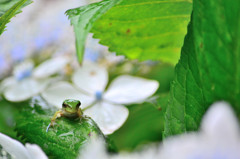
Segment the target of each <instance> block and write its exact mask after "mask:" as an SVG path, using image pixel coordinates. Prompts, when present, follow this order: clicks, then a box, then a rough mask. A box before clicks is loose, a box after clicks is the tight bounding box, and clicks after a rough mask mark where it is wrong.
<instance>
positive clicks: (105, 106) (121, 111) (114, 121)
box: [84, 102, 128, 135]
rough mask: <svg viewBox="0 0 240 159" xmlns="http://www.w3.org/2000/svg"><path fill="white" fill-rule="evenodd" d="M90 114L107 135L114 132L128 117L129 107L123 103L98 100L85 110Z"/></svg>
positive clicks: (86, 113)
mask: <svg viewBox="0 0 240 159" xmlns="http://www.w3.org/2000/svg"><path fill="white" fill-rule="evenodd" d="M84 114H85V115H88V116H90V117H91V118H92V119H93V120H94V121H95V122H96V123H97V124H98V126H99V128H100V129H101V130H102V132H103V133H104V134H105V135H109V134H112V133H113V132H114V131H116V130H117V129H119V128H120V127H121V126H122V125H123V123H124V122H125V121H126V119H127V117H128V109H127V108H125V107H124V106H123V105H116V104H110V103H107V102H98V103H96V104H95V105H94V106H92V107H91V108H89V109H86V110H85V111H84Z"/></svg>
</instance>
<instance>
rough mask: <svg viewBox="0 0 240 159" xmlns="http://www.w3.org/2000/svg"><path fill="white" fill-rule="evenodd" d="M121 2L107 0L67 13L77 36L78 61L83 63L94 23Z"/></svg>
mask: <svg viewBox="0 0 240 159" xmlns="http://www.w3.org/2000/svg"><path fill="white" fill-rule="evenodd" d="M118 1H119V0H105V1H102V2H99V3H94V4H90V5H88V6H83V7H79V8H75V9H70V10H68V11H66V14H67V15H68V17H69V19H70V20H71V24H72V25H73V27H74V32H75V36H76V50H77V56H78V61H79V62H80V63H81V62H82V60H83V55H84V45H85V41H86V37H87V34H88V33H89V31H90V29H91V28H92V25H93V23H94V22H95V21H96V20H97V19H98V18H99V17H100V16H101V15H102V14H104V13H105V12H106V11H107V10H109V9H110V8H111V7H112V6H114V5H115V4H117V3H118Z"/></svg>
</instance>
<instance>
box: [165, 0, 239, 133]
mask: <svg viewBox="0 0 240 159" xmlns="http://www.w3.org/2000/svg"><path fill="white" fill-rule="evenodd" d="M193 9H194V12H193V16H192V23H191V24H190V26H189V30H188V35H187V37H186V39H185V42H184V46H183V49H182V54H181V59H180V61H179V63H178V65H177V66H176V70H175V79H174V81H173V83H172V85H171V93H170V94H171V95H170V100H169V105H168V108H167V113H166V124H165V136H169V135H174V134H179V133H183V132H185V131H191V130H196V129H197V128H198V127H199V123H200V120H201V117H202V115H203V114H204V112H205V111H206V109H207V107H208V106H209V105H210V104H212V103H213V102H215V101H217V100H225V101H228V102H230V103H231V105H233V107H234V108H235V110H236V112H238V113H240V62H239V61H240V40H239V38H240V27H239V24H240V14H239V13H240V2H239V1H234V2H233V1H232V2H231V3H230V2H227V1H222V0H221V1H211V2H210V1H207V0H201V1H198V0H195V1H194V3H193Z"/></svg>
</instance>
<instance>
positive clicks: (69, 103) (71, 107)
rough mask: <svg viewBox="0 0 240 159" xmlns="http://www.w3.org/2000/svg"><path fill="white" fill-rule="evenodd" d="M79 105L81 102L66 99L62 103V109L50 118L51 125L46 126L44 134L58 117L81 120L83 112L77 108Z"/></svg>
mask: <svg viewBox="0 0 240 159" xmlns="http://www.w3.org/2000/svg"><path fill="white" fill-rule="evenodd" d="M80 105H81V102H80V101H79V100H74V99H66V100H64V101H63V104H62V109H61V110H59V111H57V112H56V113H55V114H54V115H53V117H52V118H51V123H50V124H49V125H48V127H47V130H46V132H48V129H49V128H50V127H51V126H52V127H53V126H54V124H55V120H56V119H57V118H60V117H67V118H71V119H75V118H82V117H83V112H82V110H81V108H79V107H80Z"/></svg>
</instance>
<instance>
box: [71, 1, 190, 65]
mask: <svg viewBox="0 0 240 159" xmlns="http://www.w3.org/2000/svg"><path fill="white" fill-rule="evenodd" d="M117 2H118V3H117ZM117 2H116V3H115V1H113V3H114V4H113V3H112V4H113V5H112V4H110V5H109V0H105V1H102V2H99V3H95V4H92V5H89V6H84V7H80V8H78V9H73V10H70V11H68V12H67V14H68V15H69V18H70V20H71V22H72V24H73V25H74V29H75V33H76V38H77V52H78V56H80V55H81V56H82V51H83V45H84V42H85V38H86V34H87V33H88V32H89V30H90V29H91V28H92V27H93V28H92V30H91V31H92V32H93V33H94V37H95V38H99V39H100V43H101V44H103V45H107V46H109V49H110V51H113V52H117V54H120V55H126V56H127V57H129V58H130V59H139V60H147V59H151V60H162V61H164V62H168V63H171V64H176V63H177V61H178V60H179V55H180V50H181V47H182V45H183V38H184V36H185V34H186V31H187V29H186V26H187V24H188V22H189V19H190V12H191V10H192V3H191V1H188V0H177V1H171V0H158V1H157V0H150V1H149V0H141V1H139V0H120V1H117ZM105 8H107V10H108V9H109V8H111V9H109V10H108V11H107V10H106V9H105ZM106 11H107V12H106ZM105 12H106V13H105ZM99 13H100V14H99ZM103 13H105V14H103ZM102 14H103V15H102ZM101 15H102V16H101ZM100 16H101V17H100ZM99 17H100V18H99ZM88 21H89V22H88ZM95 21H96V22H95ZM87 22H88V23H87ZM93 24H94V25H93ZM76 29H78V31H76ZM78 39H79V40H78ZM79 49H81V50H79ZM80 59H82V58H80Z"/></svg>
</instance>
